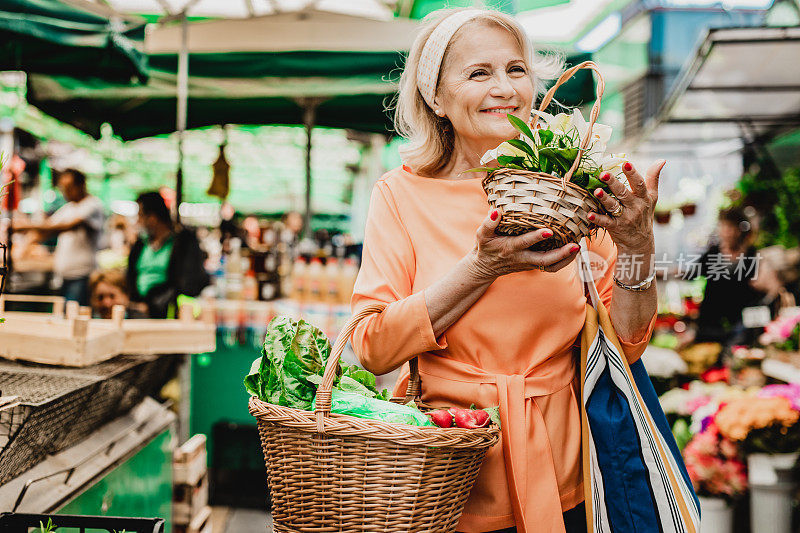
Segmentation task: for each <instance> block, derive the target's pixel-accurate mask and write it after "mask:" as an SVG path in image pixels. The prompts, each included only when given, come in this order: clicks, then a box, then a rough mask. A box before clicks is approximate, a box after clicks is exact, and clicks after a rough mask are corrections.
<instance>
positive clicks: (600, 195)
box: [597, 189, 603, 198]
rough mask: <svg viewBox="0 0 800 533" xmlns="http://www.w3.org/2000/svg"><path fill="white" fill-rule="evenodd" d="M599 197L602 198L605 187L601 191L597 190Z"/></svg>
mask: <svg viewBox="0 0 800 533" xmlns="http://www.w3.org/2000/svg"><path fill="white" fill-rule="evenodd" d="M597 197H598V198H602V197H603V189H600V190H599V191H597Z"/></svg>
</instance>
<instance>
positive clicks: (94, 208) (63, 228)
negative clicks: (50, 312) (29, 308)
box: [14, 168, 105, 305]
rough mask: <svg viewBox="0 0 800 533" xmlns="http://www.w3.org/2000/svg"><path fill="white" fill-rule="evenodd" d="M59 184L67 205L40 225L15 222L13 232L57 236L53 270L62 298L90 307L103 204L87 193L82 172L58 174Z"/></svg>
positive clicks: (103, 216) (67, 171) (71, 170)
mask: <svg viewBox="0 0 800 533" xmlns="http://www.w3.org/2000/svg"><path fill="white" fill-rule="evenodd" d="M57 183H58V188H59V190H60V191H61V194H62V195H63V196H64V199H65V200H66V201H67V203H66V204H64V205H63V206H62V207H60V208H59V209H58V210H57V211H56V212H55V213H53V214H52V215H51V216H50V217H48V218H47V219H46V220H45V221H44V222H42V223H40V224H35V223H29V222H24V221H20V222H16V221H15V222H14V230H15V231H36V232H39V233H40V234H42V236H46V235H50V234H55V235H58V239H57V241H56V249H55V263H54V267H53V268H54V273H55V275H56V276H57V277H59V278H61V279H62V280H63V282H62V285H61V294H62V295H63V296H64V297H65V298H66V299H67V300H74V301H76V302H78V303H79V304H80V305H88V303H89V274H91V273H92V271H93V270H94V269H95V266H96V254H97V249H98V242H99V240H100V234H101V232H102V229H103V224H104V221H105V215H104V214H103V204H102V203H101V202H100V200H98V199H97V198H95V197H94V196H92V195H90V194H89V193H88V192H87V190H86V176H85V175H84V174H83V173H82V172H81V171H79V170H75V169H72V168H70V169H67V170H64V171H63V172H61V173H59V174H58V177H57Z"/></svg>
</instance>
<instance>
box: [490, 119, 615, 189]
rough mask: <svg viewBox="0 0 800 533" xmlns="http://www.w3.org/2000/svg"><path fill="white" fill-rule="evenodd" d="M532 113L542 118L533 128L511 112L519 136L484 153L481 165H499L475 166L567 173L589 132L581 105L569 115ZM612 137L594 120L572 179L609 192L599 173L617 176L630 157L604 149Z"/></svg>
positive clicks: (590, 187)
mask: <svg viewBox="0 0 800 533" xmlns="http://www.w3.org/2000/svg"><path fill="white" fill-rule="evenodd" d="M533 114H534V115H536V116H537V117H539V118H540V119H541V120H539V121H537V123H536V124H535V125H534V126H533V129H531V127H530V126H528V124H526V123H525V122H524V121H522V120H520V119H519V118H517V117H515V116H514V115H512V114H509V115H508V120H509V122H511V125H512V126H514V128H515V129H516V130H517V131H518V132H519V133H520V135H519V137H518V138H516V139H511V140H508V141H505V142H503V143H502V144H500V146H498V147H497V148H495V149H493V150H489V151H488V152H486V153H485V154H484V155H483V157H482V158H481V165H486V164H487V163H489V162H491V161H494V160H496V161H497V164H498V166H497V167H481V168H479V169H475V170H476V171H486V172H491V171H494V170H498V169H500V168H513V169H517V170H530V171H533V172H542V173H545V174H553V175H556V176H564V175H565V174H566V173H567V172H568V171H569V169H570V168H571V167H572V165H573V163H574V162H575V159H576V158H577V157H578V153H579V151H580V146H581V143H582V142H583V140H584V139H585V138H586V136H587V135H589V124H588V123H587V122H586V121H585V120H584V118H583V115H582V114H581V112H580V110H579V109H575V110H573V112H572V114H570V115H568V114H566V113H559V114H557V115H551V114H549V113H544V112H542V111H533ZM610 138H611V127H610V126H607V125H605V124H599V123H595V124H594V126H593V127H592V132H591V139H590V141H589V144H588V146H587V148H586V150H584V152H583V155H582V157H581V160H580V162H579V163H578V167H577V169H576V170H575V172H574V173H573V175H572V177H571V178H570V181H571V182H572V183H574V184H576V185H578V186H580V187H583V188H584V189H586V190H589V191H593V190H595V189H597V188H600V189H603V190H605V191H606V192H610V190H609V188H608V184H607V183H605V182H603V181H601V180H600V179H599V178H600V174H602V173H605V172H608V173H610V174H611V175H613V176H614V177H617V178H618V177H619V176H620V175H621V174H622V164H623V163H624V162H625V161H626V160H627V157H626V156H625V154H606V153H605V151H606V145H607V143H608V141H609V139H610Z"/></svg>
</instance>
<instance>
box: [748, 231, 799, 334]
mask: <svg viewBox="0 0 800 533" xmlns="http://www.w3.org/2000/svg"><path fill="white" fill-rule="evenodd" d="M798 279H800V248H791V249H788V250H787V249H786V248H784V247H783V246H769V247H767V248H762V249H760V250H759V251H758V276H756V277H755V278H753V280H752V281H751V282H750V286H751V287H753V288H754V289H755V290H757V291H759V292H761V293H763V294H764V297H763V298H762V299H761V301H760V302H759V305H766V306H768V307H769V308H770V315H771V316H772V318H775V317H777V316H778V313H779V312H780V310H781V309H783V308H787V307H794V306H795V305H797V301H798V300H800V286H798Z"/></svg>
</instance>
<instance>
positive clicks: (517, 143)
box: [498, 139, 536, 162]
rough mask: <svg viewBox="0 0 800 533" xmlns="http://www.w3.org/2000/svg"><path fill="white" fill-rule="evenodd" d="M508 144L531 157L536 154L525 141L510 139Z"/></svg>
mask: <svg viewBox="0 0 800 533" xmlns="http://www.w3.org/2000/svg"><path fill="white" fill-rule="evenodd" d="M508 144H510V145H511V146H513V147H514V148H519V149H520V150H522V151H523V152H525V153H526V154H528V155H529V156H531V157H536V152H535V151H534V150H533V148H531V146H530V145H529V144H528V143H526V142H525V141H520V140H519V139H511V140H510V141H508ZM498 162H499V161H498Z"/></svg>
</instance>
